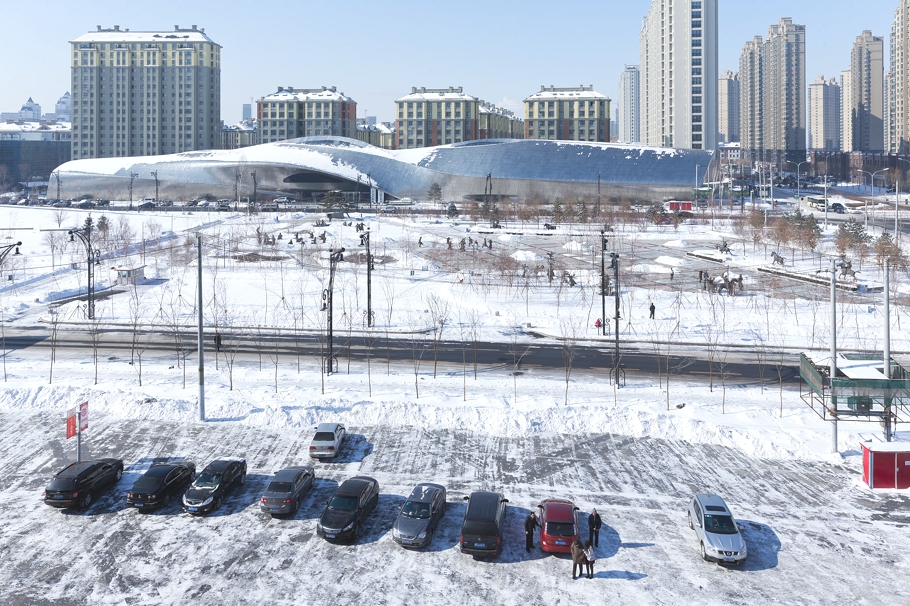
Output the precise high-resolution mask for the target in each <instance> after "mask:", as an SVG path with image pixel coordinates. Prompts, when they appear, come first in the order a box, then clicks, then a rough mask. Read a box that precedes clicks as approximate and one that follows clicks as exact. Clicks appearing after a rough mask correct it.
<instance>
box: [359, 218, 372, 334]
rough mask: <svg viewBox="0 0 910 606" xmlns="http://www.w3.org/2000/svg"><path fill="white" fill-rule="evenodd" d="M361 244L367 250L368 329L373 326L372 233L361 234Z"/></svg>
mask: <svg viewBox="0 0 910 606" xmlns="http://www.w3.org/2000/svg"><path fill="white" fill-rule="evenodd" d="M360 244H361V246H365V247H366V249H367V310H366V312H365V313H366V316H367V327H368V328H372V326H373V317H374V316H373V255H372V253H371V252H370V232H369V230H367V231H366V232H364V233H362V234H360Z"/></svg>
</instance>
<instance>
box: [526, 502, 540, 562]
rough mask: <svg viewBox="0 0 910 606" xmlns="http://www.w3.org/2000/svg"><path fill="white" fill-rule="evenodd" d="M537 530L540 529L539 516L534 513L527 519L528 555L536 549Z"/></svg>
mask: <svg viewBox="0 0 910 606" xmlns="http://www.w3.org/2000/svg"><path fill="white" fill-rule="evenodd" d="M535 528H540V524H538V523H537V515H536V514H535V513H534V512H533V511H532V512H531V513H529V514H528V517H527V518H525V551H527V552H528V553H530V552H531V548H532V547H534V529H535Z"/></svg>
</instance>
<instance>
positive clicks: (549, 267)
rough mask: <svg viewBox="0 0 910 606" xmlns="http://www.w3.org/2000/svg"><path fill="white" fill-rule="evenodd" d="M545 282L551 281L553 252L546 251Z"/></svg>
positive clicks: (550, 282) (549, 282)
mask: <svg viewBox="0 0 910 606" xmlns="http://www.w3.org/2000/svg"><path fill="white" fill-rule="evenodd" d="M547 283H548V284H552V283H553V253H552V252H547Z"/></svg>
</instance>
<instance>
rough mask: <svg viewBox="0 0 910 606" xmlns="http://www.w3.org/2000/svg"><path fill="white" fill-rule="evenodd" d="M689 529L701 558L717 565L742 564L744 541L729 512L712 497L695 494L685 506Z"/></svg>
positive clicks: (712, 495) (745, 550)
mask: <svg viewBox="0 0 910 606" xmlns="http://www.w3.org/2000/svg"><path fill="white" fill-rule="evenodd" d="M688 518H689V528H691V529H692V530H694V531H695V536H697V537H698V541H699V543H700V549H701V557H702V559H704V560H707V561H709V562H717V563H718V564H742V563H744V562H745V561H746V556H747V555H748V554H747V549H746V541H745V540H744V539H743V536H742V534H740V532H739V525H738V524H737V523H736V520H734V519H733V514H732V513H730V508H729V507H727V504H726V503H724V500H723V499H722V498H720V497H719V496H717V495H716V494H697V495H695V496H694V497H693V498H692V500H691V501H690V502H689V510H688Z"/></svg>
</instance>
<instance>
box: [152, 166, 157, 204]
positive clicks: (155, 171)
mask: <svg viewBox="0 0 910 606" xmlns="http://www.w3.org/2000/svg"><path fill="white" fill-rule="evenodd" d="M152 176H153V177H155V205H156V206H157V205H158V171H157V170H153V171H152Z"/></svg>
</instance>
